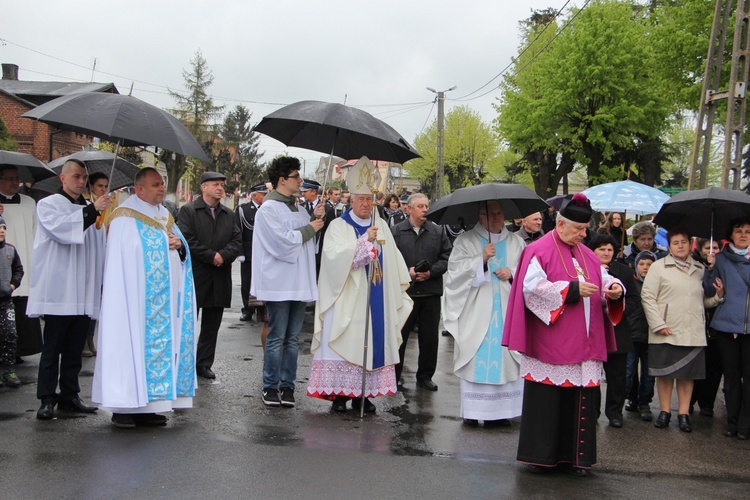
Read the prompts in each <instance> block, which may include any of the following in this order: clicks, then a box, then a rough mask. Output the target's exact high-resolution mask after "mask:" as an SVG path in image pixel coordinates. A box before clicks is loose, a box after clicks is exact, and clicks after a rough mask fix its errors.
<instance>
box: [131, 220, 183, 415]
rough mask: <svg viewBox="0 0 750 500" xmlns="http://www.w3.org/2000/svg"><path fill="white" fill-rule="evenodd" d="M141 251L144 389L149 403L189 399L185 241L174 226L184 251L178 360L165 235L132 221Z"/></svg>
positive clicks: (178, 302) (179, 300) (160, 230)
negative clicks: (178, 398)
mask: <svg viewBox="0 0 750 500" xmlns="http://www.w3.org/2000/svg"><path fill="white" fill-rule="evenodd" d="M135 223H136V227H137V228H138V233H139V234H140V238H141V247H142V249H143V268H144V274H145V279H146V290H147V291H148V292H147V296H146V297H144V300H145V312H146V322H145V349H144V351H145V352H144V354H145V361H146V388H147V391H148V400H149V401H164V400H172V399H174V398H175V394H176V395H177V396H179V397H192V396H193V395H194V394H195V356H194V353H193V345H194V343H195V331H194V326H195V325H194V317H193V300H194V297H193V287H192V281H193V269H192V263H191V260H190V252H189V251H187V242H186V241H185V238H184V237H183V236H182V234H181V233H180V231H179V229H178V228H177V227H176V226H175V227H174V228H173V229H174V231H175V233H176V234H177V235H178V236H179V237H180V239H181V240H182V244H183V245H184V246H185V249H186V254H187V257H186V262H185V265H186V273H185V287H184V289H185V293H184V294H179V296H178V300H177V306H178V307H181V309H182V311H183V316H182V329H181V331H180V352H179V357H177V356H175V355H174V347H173V342H172V321H171V318H172V311H171V307H172V306H171V296H172V290H171V281H170V275H169V255H168V254H169V252H168V250H167V249H168V248H169V246H168V238H167V233H166V232H165V231H164V230H163V229H157V228H155V227H153V226H151V225H149V224H146V223H144V222H143V221H141V220H138V219H136V220H135ZM175 362H177V366H178V372H177V387H176V388H175V387H173V380H174V374H173V369H174V366H175Z"/></svg>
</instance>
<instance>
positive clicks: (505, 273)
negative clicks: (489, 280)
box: [493, 246, 513, 281]
mask: <svg viewBox="0 0 750 500" xmlns="http://www.w3.org/2000/svg"><path fill="white" fill-rule="evenodd" d="M493 248H494V246H493ZM495 276H497V277H498V278H500V281H508V280H509V279H511V278H512V277H513V273H512V272H510V268H508V267H504V268H502V269H496V270H495Z"/></svg>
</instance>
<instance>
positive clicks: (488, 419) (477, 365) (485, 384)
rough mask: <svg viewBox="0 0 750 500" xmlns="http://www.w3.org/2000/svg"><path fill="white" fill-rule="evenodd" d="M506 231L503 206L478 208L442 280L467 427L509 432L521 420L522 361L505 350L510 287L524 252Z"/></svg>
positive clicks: (496, 203)
mask: <svg viewBox="0 0 750 500" xmlns="http://www.w3.org/2000/svg"><path fill="white" fill-rule="evenodd" d="M504 228H505V215H504V212H503V206H502V204H501V203H500V202H499V201H487V202H482V203H481V204H479V223H478V224H477V225H475V226H474V228H473V229H471V230H469V231H466V232H465V233H463V234H461V235H459V236H458V238H456V241H455V242H454V243H453V251H452V252H451V256H450V258H449V260H448V271H447V272H446V273H445V276H444V277H443V280H444V283H445V292H444V294H443V307H442V309H443V324H444V326H445V329H446V330H448V331H449V332H450V333H451V334H452V335H453V337H454V338H455V341H456V342H455V346H454V349H453V370H454V373H455V374H456V375H457V376H458V377H459V378H460V379H461V417H463V419H464V423H465V424H466V425H472V426H476V425H478V423H479V421H480V420H481V421H483V422H484V425H485V426H492V425H498V426H509V425H510V421H509V420H508V419H510V418H514V417H517V416H519V415H521V407H522V406H523V379H522V378H521V375H520V364H519V362H520V356H519V355H518V353H512V352H511V351H509V350H508V349H507V348H505V347H503V346H502V345H501V344H500V342H501V340H502V336H503V323H504V321H505V316H506V309H507V306H508V296H509V294H510V283H511V279H512V278H513V275H514V273H515V271H516V264H517V263H518V259H519V257H520V256H521V252H522V251H523V249H524V246H525V244H524V242H523V240H522V239H521V238H520V237H519V236H517V235H516V234H515V233H512V232H510V231H508V230H506V229H504Z"/></svg>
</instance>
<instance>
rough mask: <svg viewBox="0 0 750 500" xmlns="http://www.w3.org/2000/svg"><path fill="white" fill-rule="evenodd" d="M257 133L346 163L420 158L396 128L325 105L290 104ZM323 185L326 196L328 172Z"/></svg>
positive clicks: (353, 111)
mask: <svg viewBox="0 0 750 500" xmlns="http://www.w3.org/2000/svg"><path fill="white" fill-rule="evenodd" d="M254 130H255V131H256V132H260V133H262V134H265V135H267V136H269V137H273V138H274V139H276V140H278V141H280V142H282V143H284V144H286V145H287V146H293V147H296V148H304V149H312V150H313V151H320V152H322V153H330V155H331V158H333V155H336V156H339V157H341V158H345V159H347V160H351V159H356V158H360V157H362V156H367V157H368V158H370V159H371V160H383V161H392V162H395V163H404V162H407V161H409V160H411V159H413V158H421V156H420V155H419V153H417V151H416V150H415V149H414V148H412V147H411V146H410V145H409V143H408V142H406V140H405V139H404V138H403V137H401V135H400V134H399V133H398V132H396V131H395V130H394V129H393V127H391V126H390V125H388V124H387V123H385V122H383V121H381V120H378V119H377V118H375V117H374V116H372V115H371V114H369V113H367V112H366V111H362V110H361V109H356V108H352V107H349V106H344V105H343V104H335V103H330V102H322V101H300V102H295V103H294V104H289V105H288V106H284V107H283V108H281V109H278V110H276V111H274V112H273V113H271V114H269V115H268V116H266V117H265V118H263V119H262V120H261V121H260V123H258V125H256V126H255V128H254ZM330 163H331V162H330V161H329V165H328V169H327V171H326V179H325V181H324V182H323V191H324V192H325V188H326V184H327V183H328V171H329V170H330V168H331V165H330Z"/></svg>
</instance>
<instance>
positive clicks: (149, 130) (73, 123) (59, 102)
mask: <svg viewBox="0 0 750 500" xmlns="http://www.w3.org/2000/svg"><path fill="white" fill-rule="evenodd" d="M21 116H22V117H24V118H33V119H36V120H39V121H40V122H44V123H47V124H49V125H52V126H54V127H57V128H60V129H63V130H72V131H73V132H78V133H79V134H86V135H90V136H93V137H98V138H100V139H103V140H106V141H111V142H116V143H117V145H118V148H119V146H158V147H160V148H164V149H166V150H168V151H172V152H173V153H179V154H181V155H184V156H192V157H194V158H198V159H199V160H201V161H204V162H207V163H211V160H210V158H209V157H208V155H206V152H205V151H203V148H201V146H200V144H198V141H196V140H195V137H193V136H192V134H190V132H189V131H188V129H186V128H185V126H184V125H183V124H182V123H181V122H180V121H179V120H178V119H177V118H175V117H174V116H172V115H171V114H169V113H168V112H166V111H164V110H163V109H159V108H157V107H156V106H153V105H151V104H148V103H147V102H144V101H141V100H140V99H138V98H136V97H133V96H129V95H121V94H110V93H106V92H81V93H78V94H70V95H66V96H63V97H58V98H57V99H54V100H52V101H49V102H47V103H45V104H42V105H41V106H38V107H36V108H34V109H32V110H31V111H27V112H26V113H24V114H22V115H21Z"/></svg>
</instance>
